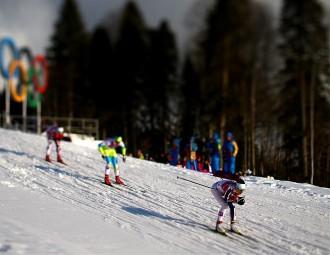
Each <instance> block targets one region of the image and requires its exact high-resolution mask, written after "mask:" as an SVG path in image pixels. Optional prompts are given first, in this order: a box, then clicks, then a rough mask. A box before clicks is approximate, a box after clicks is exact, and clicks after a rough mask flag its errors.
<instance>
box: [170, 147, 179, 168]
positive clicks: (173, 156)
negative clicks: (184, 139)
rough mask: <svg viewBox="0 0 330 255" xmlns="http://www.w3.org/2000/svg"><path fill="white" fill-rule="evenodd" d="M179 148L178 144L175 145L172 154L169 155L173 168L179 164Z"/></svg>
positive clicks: (171, 150)
mask: <svg viewBox="0 0 330 255" xmlns="http://www.w3.org/2000/svg"><path fill="white" fill-rule="evenodd" d="M179 157H180V153H179V148H178V146H177V144H176V143H173V145H172V148H171V149H170V154H169V163H170V165H171V166H177V165H178V163H179Z"/></svg>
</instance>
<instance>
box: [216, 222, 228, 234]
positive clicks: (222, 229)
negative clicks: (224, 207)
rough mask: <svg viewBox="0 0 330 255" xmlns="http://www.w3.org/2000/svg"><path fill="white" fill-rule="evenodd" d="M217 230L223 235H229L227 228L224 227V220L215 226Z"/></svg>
mask: <svg viewBox="0 0 330 255" xmlns="http://www.w3.org/2000/svg"><path fill="white" fill-rule="evenodd" d="M215 231H216V232H218V233H219V234H221V235H227V233H226V230H225V229H224V228H223V227H222V221H217V225H216V226H215Z"/></svg>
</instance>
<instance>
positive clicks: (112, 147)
mask: <svg viewBox="0 0 330 255" xmlns="http://www.w3.org/2000/svg"><path fill="white" fill-rule="evenodd" d="M117 148H118V149H121V154H122V156H123V161H124V162H125V161H126V158H125V156H126V147H125V144H124V142H123V139H122V138H121V137H120V136H119V137H117V138H108V139H106V140H104V141H103V142H102V143H100V144H99V152H100V153H101V154H102V158H103V159H104V160H105V161H106V166H105V171H104V173H105V176H104V182H105V184H106V185H109V186H111V181H110V177H109V174H110V166H112V167H113V170H114V172H115V178H116V183H117V184H122V185H123V184H124V182H123V181H122V180H121V178H120V177H119V168H118V155H117V151H116V150H117Z"/></svg>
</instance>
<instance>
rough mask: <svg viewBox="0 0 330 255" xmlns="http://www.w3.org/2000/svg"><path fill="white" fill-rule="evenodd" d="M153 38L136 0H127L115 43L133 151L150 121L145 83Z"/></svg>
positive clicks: (126, 132) (122, 110)
mask: <svg viewBox="0 0 330 255" xmlns="http://www.w3.org/2000/svg"><path fill="white" fill-rule="evenodd" d="M149 47H150V38H149V33H148V29H147V27H146V24H145V22H144V20H143V17H142V15H141V13H140V11H139V9H138V7H137V6H136V4H135V3H134V2H128V3H127V4H126V6H125V7H124V10H123V12H122V15H121V19H120V21H119V32H118V39H117V41H116V43H115V61H116V68H115V72H116V86H117V87H118V88H119V89H118V93H116V96H118V97H120V98H121V99H122V100H121V102H120V103H119V104H120V105H119V107H120V113H121V114H122V116H121V118H122V120H123V121H122V123H123V133H124V135H125V137H127V139H128V146H129V148H130V150H131V151H136V145H137V138H138V136H139V134H140V133H141V132H142V131H144V128H145V123H147V122H148V119H147V118H148V116H147V115H145V114H144V113H145V112H146V111H147V109H146V108H147V107H146V105H147V99H146V97H145V95H144V94H143V93H142V92H143V86H144V84H145V83H146V82H147V80H148V72H147V66H148V65H147V63H148V59H149V54H150V49H149Z"/></svg>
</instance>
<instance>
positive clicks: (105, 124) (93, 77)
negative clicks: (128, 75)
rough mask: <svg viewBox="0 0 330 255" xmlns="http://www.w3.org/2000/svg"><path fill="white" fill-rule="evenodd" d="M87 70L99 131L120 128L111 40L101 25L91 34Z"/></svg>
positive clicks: (106, 131) (111, 130)
mask: <svg viewBox="0 0 330 255" xmlns="http://www.w3.org/2000/svg"><path fill="white" fill-rule="evenodd" d="M88 70H89V72H88V75H89V81H90V85H91V90H90V94H89V96H88V97H89V98H91V99H92V101H93V102H94V105H95V112H94V117H96V118H98V119H99V120H100V127H101V129H102V132H101V133H102V134H104V135H105V134H107V133H109V134H111V133H113V132H115V130H118V129H120V125H118V124H120V121H119V123H118V121H117V119H118V114H116V110H117V108H116V107H117V104H118V101H119V99H118V97H116V96H114V94H116V90H117V87H118V86H117V84H116V82H115V79H114V74H115V71H114V53H113V49H112V45H111V40H110V37H109V34H108V32H107V30H106V29H105V28H104V27H102V26H99V27H97V28H96V29H95V31H94V33H93V35H92V39H91V44H90V57H89V65H88ZM109 92H110V93H109ZM119 119H120V118H119ZM110 123H111V125H110ZM104 135H103V136H104Z"/></svg>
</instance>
